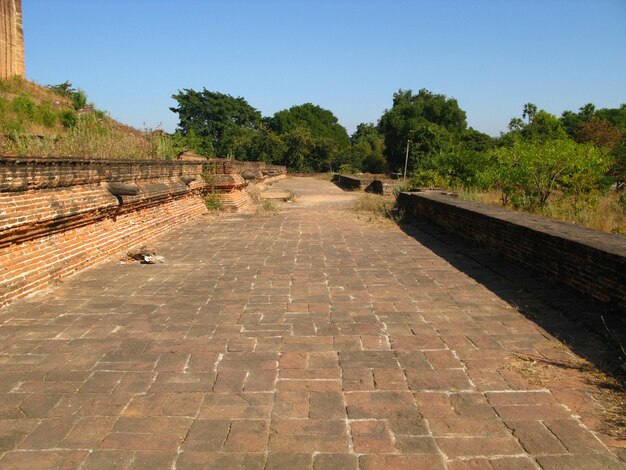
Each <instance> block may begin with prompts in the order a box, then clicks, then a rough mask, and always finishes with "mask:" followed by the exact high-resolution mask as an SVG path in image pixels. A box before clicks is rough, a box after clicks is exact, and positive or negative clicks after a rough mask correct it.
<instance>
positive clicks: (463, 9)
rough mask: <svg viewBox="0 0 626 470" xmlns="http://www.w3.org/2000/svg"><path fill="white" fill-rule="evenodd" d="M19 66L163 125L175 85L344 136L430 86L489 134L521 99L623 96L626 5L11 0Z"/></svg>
mask: <svg viewBox="0 0 626 470" xmlns="http://www.w3.org/2000/svg"><path fill="white" fill-rule="evenodd" d="M23 15H24V34H25V43H26V73H27V76H28V78H29V79H31V80H34V81H36V82H38V83H40V84H56V83H62V82H64V81H66V80H69V81H70V82H71V83H72V84H73V85H74V86H77V87H80V88H82V89H84V90H85V91H86V92H87V94H88V95H89V99H90V101H93V102H94V103H95V104H96V106H97V107H98V108H100V109H104V110H107V111H109V112H110V113H111V115H112V116H113V117H114V118H116V119H118V120H120V121H122V122H125V123H128V124H131V125H133V126H136V127H139V128H143V127H150V128H154V127H158V126H160V127H161V128H163V129H165V130H167V131H173V130H174V129H175V127H176V125H177V123H178V119H177V115H176V114H174V113H172V112H171V111H170V110H169V107H170V106H173V105H175V102H174V101H173V100H172V99H171V95H172V94H174V93H176V92H177V91H178V90H181V89H183V88H192V89H197V90H200V89H202V87H206V88H207V89H209V90H211V91H219V92H222V93H228V94H231V95H233V96H242V97H244V98H245V99H246V100H247V101H248V103H250V104H251V105H252V106H254V107H255V108H257V109H259V110H260V111H261V112H262V113H263V115H265V116H267V115H272V114H273V113H275V112H276V111H279V110H281V109H285V108H288V107H290V106H293V105H298V104H302V103H306V102H312V103H314V104H317V105H320V106H322V107H324V108H327V109H330V110H331V111H332V112H333V113H335V115H336V116H337V117H338V118H339V121H340V123H341V124H343V125H344V126H345V127H346V128H347V129H348V131H349V132H353V131H354V129H355V128H356V125H357V124H358V123H360V122H374V123H375V122H377V120H378V118H379V117H380V116H381V114H382V113H383V111H384V110H385V109H386V108H389V107H390V106H391V100H392V96H393V93H394V92H396V91H397V90H398V89H400V88H403V89H408V88H411V89H413V90H414V91H415V92H417V91H418V90H419V89H420V88H427V89H429V90H431V91H433V92H436V93H443V94H445V95H447V96H450V97H454V98H456V99H457V100H458V101H459V104H460V106H461V108H462V109H464V110H465V111H466V112H467V118H468V124H469V125H470V126H472V127H474V128H475V129H478V130H480V131H483V132H487V133H489V134H492V135H498V134H499V132H500V131H503V130H505V129H506V126H507V124H508V122H509V120H510V118H511V117H513V116H519V115H520V114H521V111H522V107H523V104H524V103H526V102H529V101H530V102H533V103H535V104H537V106H538V107H539V108H543V109H545V110H546V111H549V112H551V113H554V114H556V115H560V114H561V112H563V111H564V110H566V109H570V110H577V109H578V108H579V107H580V106H582V105H584V104H585V103H588V102H593V103H594V104H595V105H596V106H597V107H600V108H601V107H616V106H618V105H619V104H620V103H625V102H626V0H429V1H418V0H414V1H408V0H256V1H255V0H205V1H203V0H23Z"/></svg>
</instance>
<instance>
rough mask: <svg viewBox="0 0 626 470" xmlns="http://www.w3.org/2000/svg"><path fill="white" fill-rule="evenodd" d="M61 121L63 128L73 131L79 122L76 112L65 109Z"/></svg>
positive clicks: (60, 115) (60, 117) (61, 114)
mask: <svg viewBox="0 0 626 470" xmlns="http://www.w3.org/2000/svg"><path fill="white" fill-rule="evenodd" d="M59 121H60V122H61V124H62V125H63V127H65V128H66V129H71V128H73V127H75V126H76V123H77V122H78V116H76V113H75V112H74V111H71V110H69V109H64V110H63V111H61V113H60V114H59Z"/></svg>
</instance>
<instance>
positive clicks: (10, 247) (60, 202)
mask: <svg viewBox="0 0 626 470" xmlns="http://www.w3.org/2000/svg"><path fill="white" fill-rule="evenodd" d="M207 172H210V173H216V170H215V168H213V167H212V166H211V164H208V167H207V164H206V163H204V162H197V161H195V162H194V161H136V160H135V161H123V160H122V161H120V160H81V159H42V158H12V157H0V306H1V305H3V304H6V303H8V302H10V301H11V300H14V299H16V298H19V297H22V296H24V295H28V294H29V293H32V292H34V291H36V290H37V289H40V288H42V287H45V286H47V285H50V284H51V283H53V282H56V281H58V280H60V279H62V278H63V277H65V276H67V275H70V274H72V273H73V272H75V271H77V270H79V269H82V268H83V267H86V266H89V265H91V264H93V263H95V262H97V261H100V260H101V259H103V257H105V256H108V255H110V254H111V253H114V252H116V251H120V250H125V249H130V248H132V247H133V246H134V245H136V244H138V243H141V242H144V241H146V240H149V239H150V238H152V237H154V236H156V235H158V234H160V233H163V232H164V231H166V230H168V229H170V228H172V227H174V226H176V225H178V224H179V223H181V222H183V221H185V220H187V219H189V218H192V217H195V216H197V215H199V214H202V213H205V212H206V206H205V205H204V203H203V201H202V199H201V197H200V196H201V195H202V194H204V193H207V192H210V191H212V190H214V186H213V185H212V184H211V182H210V181H205V179H204V178H203V177H202V175H203V174H204V173H207ZM222 176H227V178H226V179H227V180H229V181H231V180H233V178H232V177H231V176H228V175H222ZM218 177H219V175H218ZM112 183H116V184H118V185H119V184H122V185H123V187H124V188H127V189H128V188H130V189H131V190H132V191H130V192H129V194H125V193H124V192H121V193H116V191H115V190H113V189H111V188H112ZM233 184H235V183H231V186H232V185H233ZM223 186H225V187H226V189H228V188H227V187H228V182H225V183H224V184H223Z"/></svg>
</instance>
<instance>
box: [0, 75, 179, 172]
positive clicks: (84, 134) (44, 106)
mask: <svg viewBox="0 0 626 470" xmlns="http://www.w3.org/2000/svg"><path fill="white" fill-rule="evenodd" d="M0 153H2V154H4V155H6V156H41V157H77V158H120V159H142V160H146V159H167V158H173V157H174V156H175V155H176V154H177V153H178V149H175V148H174V145H173V143H172V140H171V139H170V138H169V137H168V136H165V135H162V133H160V132H151V131H140V130H138V129H135V128H132V127H130V126H126V125H124V124H121V123H119V122H117V121H115V120H114V119H112V118H110V117H109V116H108V115H106V114H105V113H103V112H101V111H95V110H91V111H87V112H77V111H75V110H74V107H73V104H72V102H71V100H70V99H69V98H68V97H66V96H63V95H61V94H59V93H56V92H54V91H52V90H49V89H47V88H45V87H42V86H40V85H37V84H36V83H33V82H29V81H27V80H23V79H20V78H19V77H16V78H12V79H8V80H0Z"/></svg>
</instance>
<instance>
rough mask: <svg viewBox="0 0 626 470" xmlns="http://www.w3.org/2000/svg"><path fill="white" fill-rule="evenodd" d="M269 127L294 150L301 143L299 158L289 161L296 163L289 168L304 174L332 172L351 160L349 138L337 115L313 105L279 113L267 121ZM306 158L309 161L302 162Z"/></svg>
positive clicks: (295, 107)
mask: <svg viewBox="0 0 626 470" xmlns="http://www.w3.org/2000/svg"><path fill="white" fill-rule="evenodd" d="M266 121H267V125H268V127H269V128H270V129H271V130H272V131H274V132H275V133H276V134H278V135H279V136H281V137H284V138H283V140H284V141H285V142H287V143H288V145H287V147H288V148H289V149H290V150H288V152H289V151H294V147H293V145H294V143H295V142H297V141H300V142H302V144H303V145H304V148H303V149H302V150H301V151H298V152H296V154H297V157H296V156H294V157H287V158H286V160H289V161H292V162H296V164H297V166H296V167H292V166H291V165H289V166H290V167H292V168H294V169H298V171H305V170H304V169H305V168H307V169H309V170H311V171H329V170H331V169H333V168H338V167H339V166H340V165H342V164H344V163H349V161H350V139H349V137H348V133H347V132H346V129H345V128H344V127H343V126H342V125H341V124H339V121H338V120H337V118H336V117H335V115H334V114H333V113H332V112H331V111H329V110H327V109H324V108H321V107H319V106H317V105H314V104H312V103H305V104H302V105H298V106H292V107H291V108H289V109H284V110H282V111H278V112H277V113H276V114H274V116H273V117H271V118H268V119H267V120H266ZM300 158H305V159H306V160H307V161H304V162H303V161H300Z"/></svg>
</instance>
